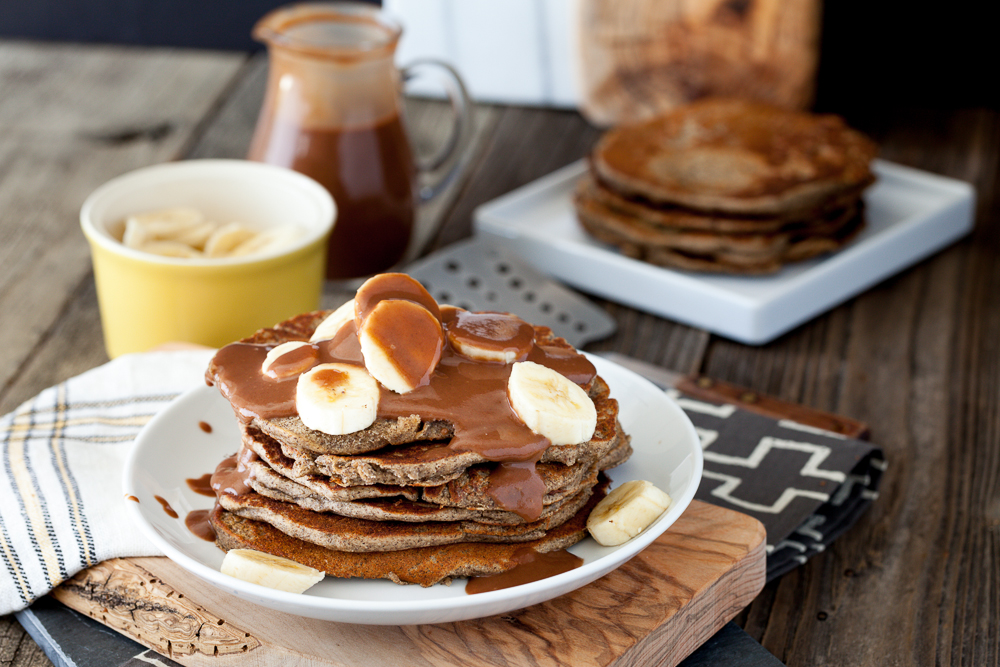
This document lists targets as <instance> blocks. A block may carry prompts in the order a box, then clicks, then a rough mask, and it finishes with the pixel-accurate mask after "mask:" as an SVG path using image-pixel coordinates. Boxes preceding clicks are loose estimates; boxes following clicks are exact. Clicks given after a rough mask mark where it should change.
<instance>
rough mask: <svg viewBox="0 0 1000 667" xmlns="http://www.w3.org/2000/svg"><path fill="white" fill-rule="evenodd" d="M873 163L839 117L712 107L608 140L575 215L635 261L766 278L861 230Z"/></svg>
mask: <svg viewBox="0 0 1000 667" xmlns="http://www.w3.org/2000/svg"><path fill="white" fill-rule="evenodd" d="M875 154H876V146H875V144H874V143H873V142H872V141H871V140H869V139H868V138H867V137H865V136H864V135H863V134H861V133H860V132H857V131H855V130H853V129H851V128H849V127H847V126H846V125H845V124H844V121H843V119H841V118H839V117H837V116H832V115H816V114H809V113H803V112H794V111H787V110H783V109H778V108H775V107H772V106H768V105H765V104H761V103H756V102H750V101H744V100H731V99H707V100H704V101H700V102H697V103H694V104H691V105H688V106H685V107H682V108H678V109H675V110H674V111H671V112H669V113H667V114H665V115H662V116H660V117H657V118H654V119H652V120H649V121H646V122H643V123H639V124H635V125H629V126H623V127H620V128H615V129H613V130H611V131H609V132H607V133H606V134H605V135H604V136H603V137H602V138H601V140H600V141H599V142H598V144H597V145H596V147H595V149H594V151H593V153H592V155H591V163H590V167H591V168H590V171H589V173H588V175H587V176H586V177H584V178H583V179H582V180H581V181H580V183H579V184H578V187H577V191H576V195H575V199H574V204H575V207H576V211H577V215H578V218H579V220H580V222H581V224H582V225H583V227H584V228H585V229H586V230H587V231H588V232H589V233H590V234H592V235H593V236H594V237H595V238H597V239H599V240H601V241H604V242H606V243H609V244H612V245H614V246H617V247H618V248H619V249H620V250H621V251H622V253H623V254H625V255H628V256H630V257H634V258H636V259H641V260H644V261H647V262H650V263H652V264H656V265H660V266H665V267H673V268H680V269H686V270H693V271H706V272H721V273H737V274H761V273H772V272H775V271H777V270H779V269H780V268H781V267H782V266H784V265H785V264H787V263H790V262H795V261H800V260H804V259H807V258H810V257H814V256H816V255H820V254H823V253H827V252H831V251H834V250H837V249H838V248H841V247H842V246H843V245H844V244H846V243H847V242H848V241H849V240H850V239H852V238H853V237H854V236H855V235H856V234H857V233H858V232H859V231H860V230H861V229H862V227H863V226H864V204H863V201H862V193H863V191H864V189H865V188H866V187H868V186H869V185H871V184H872V182H874V180H875V177H874V175H873V173H872V171H871V168H870V163H871V161H872V159H873V158H874V157H875Z"/></svg>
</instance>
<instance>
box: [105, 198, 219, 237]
mask: <svg viewBox="0 0 1000 667" xmlns="http://www.w3.org/2000/svg"><path fill="white" fill-rule="evenodd" d="M202 220H204V216H202V214H201V211H199V210H198V209H196V208H189V207H186V206H175V207H173V208H161V209H157V210H155V211H145V212H143V213H134V214H132V215H130V216H128V218H126V220H125V225H126V227H127V226H128V223H130V222H132V223H134V224H135V225H137V226H141V227H144V228H145V230H146V231H147V232H148V233H149V235H150V236H152V237H153V238H157V239H173V238H175V237H176V236H177V235H178V234H179V233H180V232H182V231H183V230H186V229H189V228H190V227H194V226H195V225H197V224H198V223H200V222H201V221H202Z"/></svg>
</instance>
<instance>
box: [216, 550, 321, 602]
mask: <svg viewBox="0 0 1000 667" xmlns="http://www.w3.org/2000/svg"><path fill="white" fill-rule="evenodd" d="M221 571H222V573H223V574H228V575H229V576H230V577H236V578H237V579H242V580H243V581H248V582H250V583H251V584H258V585H260V586H267V587H268V588H274V589H276V590H279V591H286V592H288V593H304V592H306V590H308V589H309V588H311V587H312V586H314V585H315V584H318V583H319V582H320V581H322V580H323V577H324V576H326V575H325V574H324V573H323V572H321V571H320V570H316V569H313V568H311V567H309V566H307V565H302V564H301V563H296V562H295V561H293V560H289V559H288V558H282V557H281V556H274V555H271V554H268V553H264V552H263V551H254V550H253V549H230V550H229V551H228V552H226V556H225V558H223V559H222V568H221Z"/></svg>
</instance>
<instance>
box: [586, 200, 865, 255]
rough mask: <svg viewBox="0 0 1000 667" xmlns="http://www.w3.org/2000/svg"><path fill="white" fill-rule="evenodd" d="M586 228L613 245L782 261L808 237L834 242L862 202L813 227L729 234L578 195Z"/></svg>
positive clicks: (828, 213)
mask: <svg viewBox="0 0 1000 667" xmlns="http://www.w3.org/2000/svg"><path fill="white" fill-rule="evenodd" d="M574 203H575V205H576V210H577V215H578V216H579V219H580V222H581V223H582V224H583V226H584V228H586V229H587V231H589V232H590V233H591V234H593V235H594V236H596V237H598V238H601V239H602V240H606V241H607V242H611V243H616V244H617V242H619V241H620V242H622V243H629V244H634V245H637V246H642V247H646V248H650V247H655V248H670V249H673V250H677V251H679V252H686V253H689V254H696V255H715V256H732V257H734V258H739V257H749V258H752V257H756V258H759V259H769V258H772V257H773V258H779V259H780V258H782V257H784V256H785V255H786V254H787V253H788V251H789V248H790V247H791V246H792V245H794V244H796V243H799V242H801V241H803V240H805V239H808V238H830V237H834V236H836V235H837V234H838V233H839V232H840V230H841V229H842V228H844V227H846V226H848V225H849V224H851V222H852V221H853V220H854V219H855V218H856V216H857V212H858V205H857V203H856V202H853V203H851V204H850V205H848V206H846V207H841V208H836V209H831V210H828V211H826V212H825V213H824V214H823V216H821V217H819V218H817V219H816V220H814V221H813V222H812V223H811V224H808V225H806V224H786V225H785V226H784V227H783V228H782V229H781V230H779V231H775V232H755V233H739V234H737V233H725V232H708V231H702V230H689V229H679V228H676V229H668V228H664V227H661V226H659V225H656V224H653V223H650V222H648V221H647V220H645V219H643V218H637V217H635V216H631V215H628V214H624V213H621V212H619V211H616V210H615V209H612V208H610V207H607V206H604V205H603V204H602V203H601V202H599V201H596V200H592V199H588V198H586V197H578V198H577V199H576V201H575V202H574Z"/></svg>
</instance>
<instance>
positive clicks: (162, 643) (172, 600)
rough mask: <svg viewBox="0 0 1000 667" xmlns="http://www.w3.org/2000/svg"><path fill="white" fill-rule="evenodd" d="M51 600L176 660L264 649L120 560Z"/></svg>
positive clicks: (96, 568) (65, 586)
mask: <svg viewBox="0 0 1000 667" xmlns="http://www.w3.org/2000/svg"><path fill="white" fill-rule="evenodd" d="M206 586H207V584H206ZM52 595H53V597H55V598H56V599H57V600H59V601H60V602H62V603H63V604H65V605H66V606H67V607H70V608H71V609H75V610H76V611H78V612H80V613H81V614H86V615H87V616H90V617H91V618H94V619H96V620H98V621H100V622H101V623H104V624H105V625H107V626H109V627H111V628H114V629H115V630H117V631H119V632H121V633H122V634H125V635H127V636H129V637H131V638H132V639H134V640H135V641H137V642H139V643H140V644H142V645H144V646H146V647H148V648H151V649H153V650H154V651H157V652H158V653H160V654H162V655H166V656H168V657H171V658H173V657H175V656H185V655H192V654H194V653H202V654H204V655H212V656H218V655H231V654H238V653H247V652H249V651H253V650H254V649H256V648H258V647H260V646H261V642H260V641H259V640H258V639H257V638H256V637H254V636H253V635H251V634H250V633H249V632H246V631H244V630H242V629H240V628H239V627H237V626H235V625H232V624H231V623H228V622H227V621H226V620H225V619H222V618H219V617H218V616H215V615H213V614H211V613H210V612H208V611H207V610H206V609H205V608H204V607H202V606H201V605H199V604H197V603H195V602H194V601H192V600H190V599H189V598H186V597H184V595H183V594H182V593H179V592H178V591H177V590H176V589H174V588H173V587H171V586H170V585H168V584H166V583H164V582H163V581H161V580H160V579H157V578H156V577H155V576H154V575H153V574H151V573H150V572H148V571H147V570H145V569H143V568H142V567H140V566H139V565H137V564H136V563H135V562H133V561H129V560H125V559H121V558H116V559H113V560H108V561H104V562H103V563H99V564H98V565H95V566H94V567H91V568H89V569H86V570H84V571H83V572H80V573H79V574H77V575H76V576H75V577H73V578H72V579H70V580H69V581H66V582H65V583H63V584H62V585H61V586H59V587H58V588H56V589H55V590H54V591H53V592H52Z"/></svg>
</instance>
